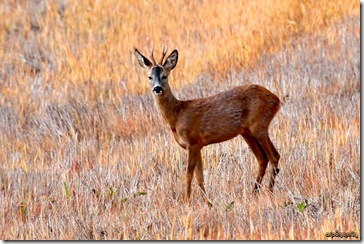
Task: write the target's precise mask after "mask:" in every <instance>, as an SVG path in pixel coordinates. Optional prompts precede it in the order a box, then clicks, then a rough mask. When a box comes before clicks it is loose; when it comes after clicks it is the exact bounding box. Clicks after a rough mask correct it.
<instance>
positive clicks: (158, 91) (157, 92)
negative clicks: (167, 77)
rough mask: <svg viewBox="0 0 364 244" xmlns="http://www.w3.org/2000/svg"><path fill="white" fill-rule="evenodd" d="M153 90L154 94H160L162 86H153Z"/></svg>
mask: <svg viewBox="0 0 364 244" xmlns="http://www.w3.org/2000/svg"><path fill="white" fill-rule="evenodd" d="M153 92H154V94H156V95H162V93H163V88H162V87H161V86H155V87H154V88H153Z"/></svg>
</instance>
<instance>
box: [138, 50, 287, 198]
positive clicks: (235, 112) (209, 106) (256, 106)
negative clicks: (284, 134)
mask: <svg viewBox="0 0 364 244" xmlns="http://www.w3.org/2000/svg"><path fill="white" fill-rule="evenodd" d="M136 52H138V51H137V50H136ZM139 54H140V53H139V52H138V53H136V55H137V57H138V59H139V60H143V59H142V58H141V57H143V58H145V57H144V56H142V55H141V54H140V55H141V56H138V55H139ZM174 58H175V59H176V57H174ZM177 58H178V53H177ZM147 61H148V60H147ZM167 61H171V60H169V58H167V60H166V62H167ZM173 61H175V63H174V65H172V68H171V69H173V68H174V66H175V65H176V62H177V60H173ZM141 65H142V67H145V65H144V63H141ZM143 65H144V66H143ZM169 65H170V66H171V63H169ZM164 66H165V65H163V68H164V69H165V70H164V74H165V75H168V74H169V72H170V70H171V69H166V67H164ZM148 68H149V69H152V68H153V66H150V67H148ZM156 79H158V78H156ZM158 84H159V83H158ZM163 89H164V90H163V95H160V96H155V98H156V102H157V104H158V107H159V110H160V111H161V113H162V116H163V118H164V119H165V120H166V122H167V123H168V124H169V126H170V128H171V130H172V133H173V136H174V138H175V140H176V141H177V143H178V144H179V145H180V146H181V147H183V148H184V149H186V150H188V154H189V156H188V165H187V174H186V187H187V188H186V192H185V193H186V195H185V196H186V198H187V199H188V198H189V197H190V193H191V181H192V177H193V173H194V172H195V171H196V178H197V182H198V184H199V186H200V187H201V189H202V190H203V191H204V192H205V188H204V186H203V167H202V159H201V152H200V150H201V149H202V148H203V147H204V146H207V145H209V144H212V143H219V142H223V141H226V140H230V139H232V138H234V137H236V136H237V135H242V136H243V138H244V139H245V141H246V142H247V144H248V146H249V147H250V149H251V150H252V152H253V153H254V155H255V156H256V158H257V160H258V163H259V169H258V175H257V177H256V184H255V186H254V191H258V190H259V188H260V184H261V181H262V178H263V176H264V174H265V170H266V167H267V165H268V161H270V162H271V164H272V166H273V167H272V171H271V174H270V175H271V176H270V182H269V189H270V191H273V186H274V182H275V176H276V175H277V174H278V172H279V169H278V161H279V158H280V155H279V153H278V152H277V150H276V149H275V147H274V146H273V143H272V142H271V140H270V138H269V136H268V128H269V124H270V122H271V120H272V119H273V117H274V116H275V114H276V113H277V112H278V110H279V108H280V101H279V98H278V97H277V96H276V95H274V94H273V93H271V92H270V91H268V90H267V89H266V88H264V87H262V86H259V85H246V86H239V87H236V88H233V89H231V90H228V91H225V92H221V93H219V94H216V95H214V96H211V97H207V98H202V99H194V100H187V101H180V100H178V99H176V98H175V96H174V95H173V93H172V92H171V89H170V87H169V85H168V82H167V83H166V84H165V85H164V87H163Z"/></svg>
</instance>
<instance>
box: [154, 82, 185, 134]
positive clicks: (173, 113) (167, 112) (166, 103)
mask: <svg viewBox="0 0 364 244" xmlns="http://www.w3.org/2000/svg"><path fill="white" fill-rule="evenodd" d="M156 101H157V104H158V107H159V110H160V111H161V114H162V116H163V118H164V119H165V120H166V121H167V122H168V124H169V125H170V126H171V128H172V129H173V128H175V127H176V122H177V117H178V113H179V110H180V106H181V101H179V100H178V99H177V98H176V97H175V96H174V95H173V93H172V92H171V90H170V89H169V87H168V88H167V89H166V90H165V93H164V94H163V95H162V96H157V97H156Z"/></svg>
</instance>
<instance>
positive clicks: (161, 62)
mask: <svg viewBox="0 0 364 244" xmlns="http://www.w3.org/2000/svg"><path fill="white" fill-rule="evenodd" d="M162 50H163V51H162V52H163V53H162V57H161V59H160V61H159V64H160V65H163V59H164V57H165V56H166V54H167V50H168V47H167V46H165V45H163V46H162Z"/></svg>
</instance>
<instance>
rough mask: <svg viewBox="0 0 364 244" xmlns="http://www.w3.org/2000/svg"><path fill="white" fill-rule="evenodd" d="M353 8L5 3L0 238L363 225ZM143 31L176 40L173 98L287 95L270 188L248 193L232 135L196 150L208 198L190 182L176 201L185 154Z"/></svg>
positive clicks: (249, 166)
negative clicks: (161, 101) (153, 75)
mask: <svg viewBox="0 0 364 244" xmlns="http://www.w3.org/2000/svg"><path fill="white" fill-rule="evenodd" d="M359 12H360V6H359V2H358V1H336V2H331V1H327V0H322V1H311V0H306V1H288V0H287V1H286V0H284V1H280V2H279V4H277V3H276V2H275V1H263V2H261V1H259V2H258V1H249V2H246V1H203V0H202V1H191V2H186V1H180V0H178V1H170V0H166V1H163V2H160V3H156V2H154V1H147V0H145V1H116V0H110V1H97V0H95V1H93V0H90V1H67V3H66V1H64V0H54V1H52V0H49V1H46V0H29V1H22V0H18V1H17V0H4V1H2V2H1V3H0V15H1V16H2V17H1V18H0V206H2V208H1V211H0V226H2V227H1V228H0V238H1V239H327V237H326V236H325V233H326V232H334V231H336V230H338V231H341V232H351V231H355V232H356V233H358V234H359V232H360V121H359V115H360V78H359V76H360V70H359V67H360V55H359V52H360V45H359V41H360V35H359V32H360V21H359ZM152 43H155V45H156V49H157V50H156V51H158V52H159V51H160V49H159V50H158V48H160V46H161V44H166V45H168V46H169V47H170V48H178V49H179V50H180V58H179V61H178V62H179V63H178V66H177V68H176V69H175V70H174V71H173V72H172V73H171V75H170V77H169V83H170V85H171V87H172V89H173V90H174V93H175V95H176V97H178V98H179V99H192V98H201V97H206V96H209V95H213V94H216V93H218V92H221V91H225V90H228V89H230V88H233V87H235V86H239V85H245V84H250V83H255V84H259V85H262V86H264V87H267V88H268V89H269V90H270V91H272V92H273V93H274V94H277V95H278V96H279V98H280V99H281V100H282V101H283V102H282V103H283V104H282V108H281V109H280V111H279V113H277V115H276V117H275V119H274V120H273V121H272V124H271V128H270V136H271V138H272V140H273V143H274V144H275V145H277V149H278V151H279V152H280V154H281V160H280V169H281V171H280V173H279V176H278V177H277V181H276V186H275V192H274V193H275V194H274V195H273V196H272V195H270V194H269V193H268V191H266V190H265V189H263V191H262V193H261V194H260V195H259V196H258V197H257V198H254V197H253V195H252V194H251V189H252V186H253V184H254V177H252V172H256V170H257V164H256V159H255V158H254V156H253V154H252V153H251V152H250V151H249V149H248V147H247V145H246V143H245V142H244V140H242V139H241V138H235V139H233V140H230V141H228V142H224V143H221V144H215V145H210V146H208V147H206V148H204V149H203V150H202V152H201V153H202V157H203V158H204V159H208V160H205V161H204V167H205V171H204V174H205V186H206V191H207V193H208V195H209V197H210V198H211V199H212V204H213V207H212V208H209V207H208V206H207V205H206V204H205V202H204V201H203V197H202V196H201V194H197V193H198V192H197V191H198V188H197V187H194V188H193V191H192V194H193V195H194V198H193V200H192V201H191V205H190V206H186V205H184V204H183V201H182V199H181V197H182V192H181V185H182V180H181V177H182V176H183V173H184V172H185V167H186V165H185V162H186V155H185V153H184V151H183V150H182V149H180V148H179V147H178V145H176V143H175V142H174V139H173V137H172V136H171V134H170V132H169V131H168V128H167V126H166V125H165V124H164V123H163V121H162V119H161V117H160V115H159V112H158V110H157V108H156V106H155V104H154V102H153V100H152V94H150V91H149V89H148V88H149V87H148V80H147V79H146V77H145V75H144V74H143V73H141V72H140V70H139V69H140V68H139V65H138V64H137V61H136V59H135V57H134V55H133V51H134V50H133V46H138V47H147V46H148V47H150V46H151V44H152ZM158 45H160V46H158ZM143 51H144V50H143ZM264 181H265V180H264ZM264 181H263V185H267V184H266V182H264ZM193 184H195V182H193ZM352 239H355V238H352Z"/></svg>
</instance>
